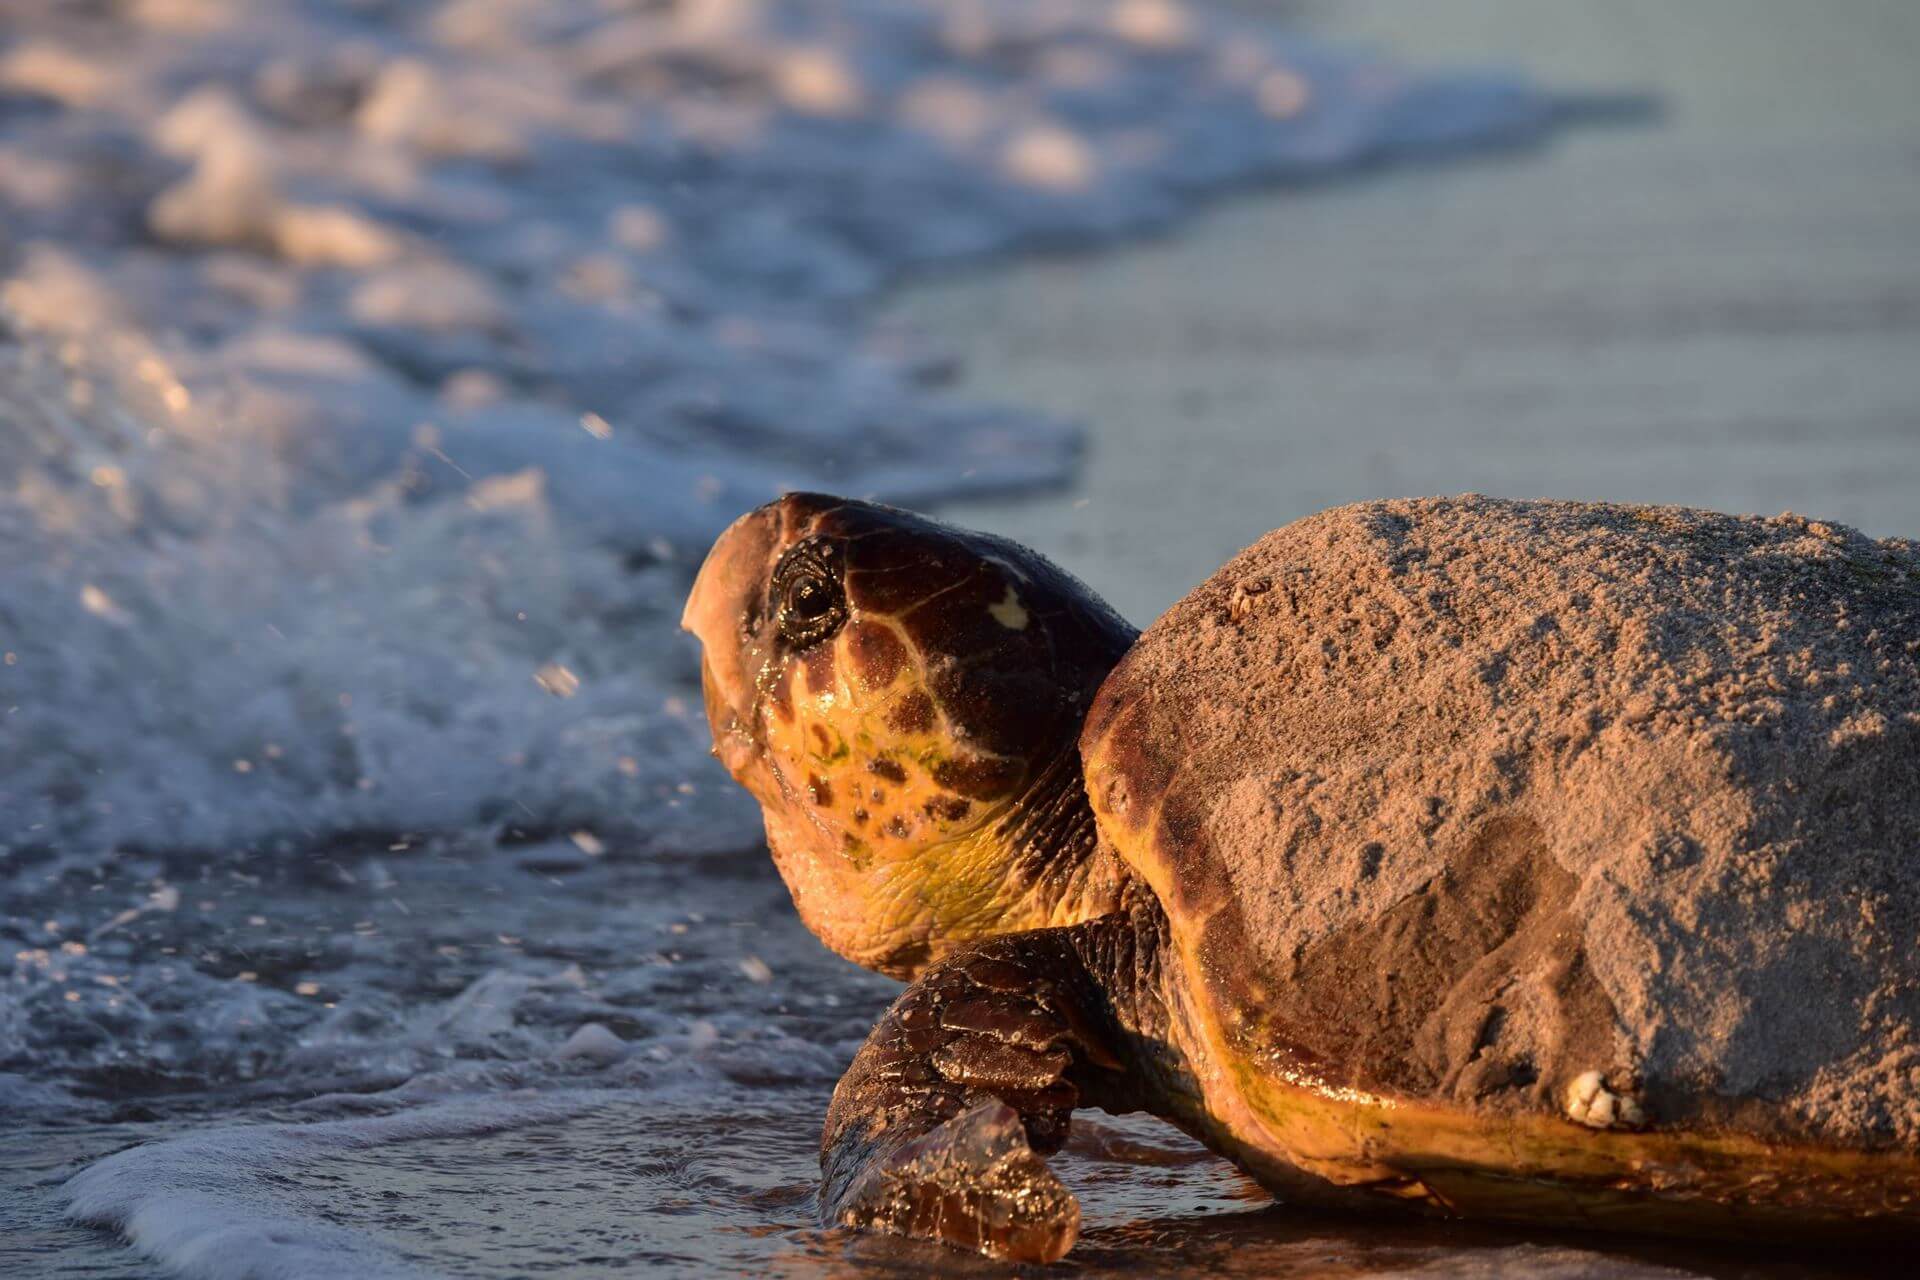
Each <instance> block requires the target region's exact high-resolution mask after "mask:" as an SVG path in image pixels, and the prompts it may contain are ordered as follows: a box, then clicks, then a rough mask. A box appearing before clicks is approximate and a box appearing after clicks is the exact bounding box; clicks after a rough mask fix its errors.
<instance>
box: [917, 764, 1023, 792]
mask: <svg viewBox="0 0 1920 1280" xmlns="http://www.w3.org/2000/svg"><path fill="white" fill-rule="evenodd" d="M1025 773H1026V770H1025V769H1023V768H1022V767H1021V766H1020V764H1019V762H1017V761H1013V760H996V759H993V758H991V757H988V756H953V757H951V758H950V759H946V760H942V761H941V762H940V763H938V764H936V765H934V766H933V780H934V781H935V782H937V783H939V784H940V785H941V786H943V787H945V788H946V789H947V790H948V791H953V792H957V793H958V794H960V795H962V796H965V797H966V798H968V799H969V800H998V799H1000V798H1001V797H1002V796H1005V795H1007V794H1008V793H1009V792H1011V791H1012V790H1013V789H1014V787H1015V786H1017V785H1018V784H1019V782H1020V781H1021V779H1022V778H1023V777H1024V776H1025Z"/></svg>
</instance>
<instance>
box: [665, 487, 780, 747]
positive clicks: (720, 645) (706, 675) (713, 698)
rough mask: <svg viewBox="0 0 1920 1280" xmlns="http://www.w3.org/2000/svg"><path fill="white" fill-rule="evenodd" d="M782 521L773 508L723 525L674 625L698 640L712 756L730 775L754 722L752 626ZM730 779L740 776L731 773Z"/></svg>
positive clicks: (776, 552)
mask: <svg viewBox="0 0 1920 1280" xmlns="http://www.w3.org/2000/svg"><path fill="white" fill-rule="evenodd" d="M780 541H781V521H780V518H779V513H778V511H777V509H776V507H775V506H774V505H772V504H769V505H768V506H764V507H761V508H759V509H758V510H754V511H749V512H748V513H747V514H746V515H744V516H741V517H740V518H739V519H738V520H735V521H734V522H733V523H732V524H731V525H728V526H727V531H726V532H725V533H723V534H721V535H720V537H719V539H718V540H717V541H716V542H715V543H714V544H713V550H711V551H709V552H707V559H706V563H704V564H703V565H701V566H700V573H699V576H697V577H696V578H695V579H694V580H693V590H692V591H691V592H690V593H689V594H688V596H687V606H686V608H685V610H683V611H682V612H681V615H680V625H681V627H682V628H684V629H685V630H687V631H691V632H692V633H693V634H694V636H695V637H696V638H697V639H698V640H699V641H700V649H701V664H700V665H701V683H702V684H703V685H704V686H705V689H706V703H707V719H708V721H709V723H710V724H711V725H712V727H713V741H714V752H715V754H716V755H718V756H720V757H721V760H722V763H724V764H726V765H727V767H728V768H729V769H733V768H734V765H735V763H736V761H735V760H733V759H732V758H730V757H731V755H732V754H733V753H734V752H735V751H737V750H738V748H739V746H741V745H744V744H742V743H741V742H740V739H741V737H742V735H743V734H744V733H746V732H747V730H748V727H749V726H751V725H752V724H753V722H754V716H753V700H754V675H755V669H756V667H757V666H758V658H759V655H758V654H757V653H753V652H750V650H752V649H757V648H758V645H757V644H756V637H755V636H754V634H753V632H754V630H755V628H754V627H753V625H752V624H753V620H754V618H755V617H756V616H757V615H758V611H759V608H760V602H761V601H762V600H763V599H764V598H765V592H766V590H767V577H768V575H769V574H770V573H772V571H773V565H774V561H775V560H776V559H778V557H779V553H780ZM735 772H736V776H737V774H738V771H737V770H735Z"/></svg>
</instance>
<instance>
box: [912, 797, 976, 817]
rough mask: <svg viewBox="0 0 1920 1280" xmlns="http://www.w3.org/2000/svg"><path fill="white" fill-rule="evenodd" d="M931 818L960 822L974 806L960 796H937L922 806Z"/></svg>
mask: <svg viewBox="0 0 1920 1280" xmlns="http://www.w3.org/2000/svg"><path fill="white" fill-rule="evenodd" d="M922 807H923V808H924V809H925V811H926V815H927V816H928V817H929V818H938V819H941V820H942V821H945V822H958V821H960V819H962V818H964V817H966V816H967V814H968V813H969V812H971V811H972V809H973V805H972V804H971V803H970V802H968V801H966V800H962V799H961V798H960V797H959V796H935V797H934V798H933V799H931V800H929V801H927V803H926V804H925V805H924V806H922Z"/></svg>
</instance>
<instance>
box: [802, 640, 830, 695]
mask: <svg viewBox="0 0 1920 1280" xmlns="http://www.w3.org/2000/svg"><path fill="white" fill-rule="evenodd" d="M800 661H801V662H802V663H804V664H805V666H806V668H807V688H809V689H811V690H812V691H813V692H815V693H820V692H823V691H824V690H827V689H831V688H833V669H834V666H835V663H834V659H833V646H832V645H827V644H817V645H815V646H814V647H813V648H811V649H809V650H807V651H806V653H805V654H804V655H803V656H802V657H801V659H800Z"/></svg>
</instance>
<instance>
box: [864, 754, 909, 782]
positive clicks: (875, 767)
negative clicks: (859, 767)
mask: <svg viewBox="0 0 1920 1280" xmlns="http://www.w3.org/2000/svg"><path fill="white" fill-rule="evenodd" d="M867 772H868V773H871V774H872V775H874V776H875V777H876V778H885V779H886V780H887V781H888V782H905V781H906V780H907V771H906V769H905V768H904V767H903V766H902V765H901V763H900V762H899V761H898V760H889V759H887V758H886V757H885V756H882V757H880V758H879V759H877V760H869V761H867Z"/></svg>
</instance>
